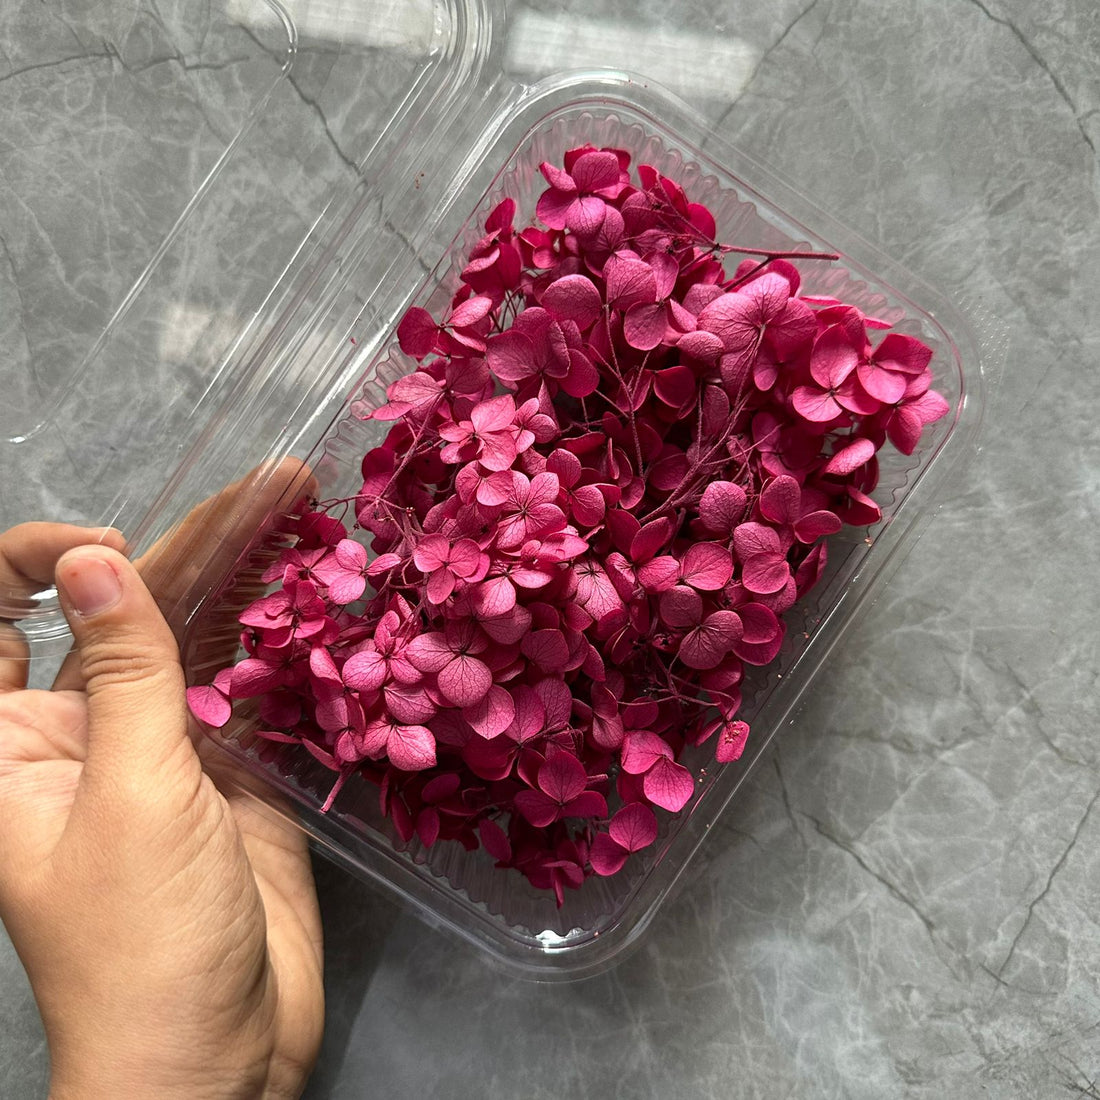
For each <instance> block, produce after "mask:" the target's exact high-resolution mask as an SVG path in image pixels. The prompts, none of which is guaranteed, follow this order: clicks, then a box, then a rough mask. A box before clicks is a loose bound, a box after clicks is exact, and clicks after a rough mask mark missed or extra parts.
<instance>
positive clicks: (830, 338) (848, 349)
mask: <svg viewBox="0 0 1100 1100" xmlns="http://www.w3.org/2000/svg"><path fill="white" fill-rule="evenodd" d="M858 363H859V352H858V350H857V349H856V348H854V347H853V346H852V343H851V341H850V340H849V338H848V332H847V330H846V329H845V328H844V326H843V325H830V326H829V327H828V328H827V329H825V331H824V332H823V333H821V335H820V336H818V338H817V340H816V341H815V342H814V350H813V352H812V353H811V355H810V374H812V375H813V377H814V381H815V382H816V383H817V384H818V385H819V386H821V387H822V388H823V389H835V388H836V387H837V386H839V385H840V383H841V382H843V381H844V379H845V378H847V377H848V375H850V374H851V373H852V371H854V370H855V369H856V366H857V364H858Z"/></svg>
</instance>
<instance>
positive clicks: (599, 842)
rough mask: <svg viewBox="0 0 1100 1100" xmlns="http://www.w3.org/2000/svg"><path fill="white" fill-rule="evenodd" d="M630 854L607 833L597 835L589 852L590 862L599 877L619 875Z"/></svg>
mask: <svg viewBox="0 0 1100 1100" xmlns="http://www.w3.org/2000/svg"><path fill="white" fill-rule="evenodd" d="M628 855H630V853H629V852H628V851H627V850H626V849H625V848H624V847H622V845H620V844H617V843H616V842H615V841H614V840H612V839H611V837H610V836H608V835H607V833H597V834H596V837H595V839H594V840H593V841H592V847H591V848H589V850H588V862H589V863H590V864H591V865H592V870H593V871H595V872H596V874H597V875H603V876H604V877H607V876H608V875H614V874H617V873H618V872H619V871H620V870H621V869H622V866H623V864H624V863H626V857H627V856H628Z"/></svg>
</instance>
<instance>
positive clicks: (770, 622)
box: [737, 601, 779, 645]
mask: <svg viewBox="0 0 1100 1100" xmlns="http://www.w3.org/2000/svg"><path fill="white" fill-rule="evenodd" d="M737 614H738V616H739V617H740V619H741V625H742V627H743V633H742V640H743V641H746V642H748V643H750V644H752V645H756V644H759V643H762V642H770V641H771V640H772V639H773V638H774V637H775V636H776V634H778V633H779V619H778V618H776V615H775V612H774V611H772V609H771V608H770V607H765V606H764V604H762V603H756V602H755V601H753V602H750V603H744V604H741V606H740V607H738V609H737Z"/></svg>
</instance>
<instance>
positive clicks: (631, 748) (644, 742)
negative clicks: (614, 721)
mask: <svg viewBox="0 0 1100 1100" xmlns="http://www.w3.org/2000/svg"><path fill="white" fill-rule="evenodd" d="M671 756H672V749H671V747H670V746H669V744H668V743H667V742H666V741H665V740H664V739H663V738H661V737H658V736H657V734H655V733H650V732H649V730H632V731H630V732H629V733H627V735H626V736H625V737H624V738H623V746H622V753H621V756H620V762H621V764H622V768H623V771H625V772H626V773H627V774H628V775H642V774H643V773H644V772H647V771H649V769H650V768H652V767H653V765H654V764H655V763H656V762H657V761H658V760H659V759H661V758H662V757H669V758H671Z"/></svg>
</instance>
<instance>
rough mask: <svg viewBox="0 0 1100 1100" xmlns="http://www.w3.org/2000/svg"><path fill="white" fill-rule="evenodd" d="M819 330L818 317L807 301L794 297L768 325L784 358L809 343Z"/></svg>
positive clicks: (775, 345)
mask: <svg viewBox="0 0 1100 1100" xmlns="http://www.w3.org/2000/svg"><path fill="white" fill-rule="evenodd" d="M816 332H817V318H816V317H815V316H814V312H813V310H812V309H810V307H809V306H808V305H806V304H805V302H800V301H798V299H797V298H792V299H791V300H790V301H788V302H787V305H786V308H785V309H784V310H783V312H782V313H781V314H780V315H779V316H778V317H777V318H776V319H775V320H773V321H772V322H771V323H770V324H769V325H768V338H769V339H770V340H771V342H772V345H773V347H774V348H775V350H776V351H777V352H778V353H779V355H781V356H782V357H783V358H784V359H787V358H789V357H790V356H791V355H792V354H793V353H794V352H795V351H796V350H797V349H798V348H799V347H801V346H802V345H803V344H807V343H809V342H810V340H812V339H813V338H814V335H815V333H816Z"/></svg>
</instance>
